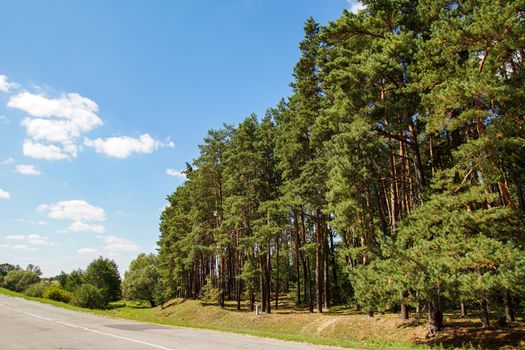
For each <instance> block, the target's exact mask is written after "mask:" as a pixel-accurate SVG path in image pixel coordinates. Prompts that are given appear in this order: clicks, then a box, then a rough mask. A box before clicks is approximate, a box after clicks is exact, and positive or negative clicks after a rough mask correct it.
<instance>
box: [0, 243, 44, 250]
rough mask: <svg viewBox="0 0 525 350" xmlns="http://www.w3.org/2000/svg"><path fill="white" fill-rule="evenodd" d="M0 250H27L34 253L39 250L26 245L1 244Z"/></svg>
mask: <svg viewBox="0 0 525 350" xmlns="http://www.w3.org/2000/svg"><path fill="white" fill-rule="evenodd" d="M0 248H5V249H8V250H25V251H30V252H34V251H36V250H37V249H36V248H34V247H29V246H28V245H26V244H0Z"/></svg>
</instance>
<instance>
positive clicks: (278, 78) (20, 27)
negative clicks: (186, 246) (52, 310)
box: [0, 0, 352, 276]
mask: <svg viewBox="0 0 525 350" xmlns="http://www.w3.org/2000/svg"><path fill="white" fill-rule="evenodd" d="M351 5H352V1H350V2H349V1H346V0H317V1H310V0H264V1H263V0H258V1H257V0H224V1H217V0H207V1H190V0H186V1H182V0H181V1H146V0H143V1H131V0H128V1H94V0H89V1H87V0H86V1H69V0H67V1H65V0H64V1H59V0H51V1H40V0H35V1H8V2H3V4H2V26H3V28H4V30H3V31H1V32H0V43H1V44H0V45H1V55H0V222H1V223H2V225H1V226H0V263H1V262H10V263H15V264H20V265H21V266H26V265H27V264H29V263H33V264H37V265H40V266H41V268H42V270H43V272H44V275H46V276H52V275H55V274H57V273H59V272H60V271H61V270H64V271H68V272H69V271H71V270H72V269H75V268H78V267H81V268H85V266H86V265H87V264H88V263H89V262H90V261H91V260H92V259H93V258H94V257H97V256H99V255H103V256H107V257H111V258H113V259H115V261H117V263H118V264H119V266H120V269H121V271H124V270H125V269H126V268H127V266H128V264H129V262H130V260H131V259H132V258H133V257H134V256H136V255H137V254H138V253H139V252H151V251H155V246H156V241H157V239H158V234H159V232H158V223H159V214H160V212H161V210H162V208H163V206H164V205H165V197H166V196H167V195H168V194H169V193H171V192H173V190H174V189H175V188H176V186H178V185H180V184H181V183H182V182H183V181H184V178H183V177H181V176H179V174H178V171H180V170H181V169H183V168H184V163H185V162H186V161H191V160H192V159H193V158H195V157H196V155H197V151H198V147H197V145H198V144H199V143H200V142H201V140H202V138H203V137H204V136H205V135H206V133H207V130H208V129H211V128H218V127H220V126H221V125H222V123H224V122H227V123H237V122H239V121H240V120H241V119H243V118H244V117H246V116H248V115H249V114H250V113H252V112H255V113H257V114H258V115H262V114H263V113H264V111H265V110H266V108H268V107H271V106H274V105H275V104H276V103H277V102H278V101H279V99H280V98H281V97H285V96H287V95H289V92H290V90H289V87H288V83H289V82H290V81H291V79H292V76H291V73H292V68H293V65H294V63H295V62H296V60H297V58H298V57H299V50H298V43H299V41H300V40H301V38H302V35H303V33H302V28H303V23H304V21H305V20H306V19H307V18H308V17H309V16H313V17H314V18H315V19H316V20H317V21H318V22H320V23H321V24H326V23H328V21H329V20H335V19H337V18H338V17H339V16H340V15H341V13H342V11H343V9H344V8H350V7H351Z"/></svg>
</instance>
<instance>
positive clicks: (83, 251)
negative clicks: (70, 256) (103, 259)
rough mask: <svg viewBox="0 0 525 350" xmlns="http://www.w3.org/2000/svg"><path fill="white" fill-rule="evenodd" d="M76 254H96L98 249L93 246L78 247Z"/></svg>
mask: <svg viewBox="0 0 525 350" xmlns="http://www.w3.org/2000/svg"><path fill="white" fill-rule="evenodd" d="M77 254H79V255H96V254H98V250H96V249H94V248H80V249H79V250H77Z"/></svg>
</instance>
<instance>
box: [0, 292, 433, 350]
mask: <svg viewBox="0 0 525 350" xmlns="http://www.w3.org/2000/svg"><path fill="white" fill-rule="evenodd" d="M0 293H2V294H7V295H12V296H17V297H22V298H24V299H27V300H33V301H38V302H42V303H46V304H51V305H55V306H60V307H64V308H67V309H70V310H75V311H82V312H90V313H95V314H98V315H104V316H109V317H117V318H124V319H129V320H135V321H140V322H149V323H158V324H164V325H170V326H182V327H193V328H202V329H210V330H217V331H222V332H232V333H238V334H246V335H253V336H262V337H268V338H274V339H281V340H290V341H298V342H306V343H312V344H319V345H332V346H339V347H347V348H355V349H378V350H383V349H385V350H386V349H399V350H405V349H425V348H426V349H429V347H428V346H424V345H415V344H414V342H415V340H416V339H421V337H422V336H423V334H424V331H425V327H424V326H423V325H420V326H417V325H414V324H413V322H408V323H407V322H402V321H401V320H399V318H398V317H397V316H396V315H382V316H379V317H375V318H368V317H367V316H364V315H357V314H355V315H350V313H351V312H350V311H349V310H337V309H336V310H332V312H331V313H325V314H321V315H319V314H308V313H304V312H302V311H300V310H293V309H292V308H288V309H286V310H279V311H277V312H276V313H274V314H272V315H266V314H264V315H259V316H255V314H254V313H252V312H248V311H236V310H234V307H233V304H230V305H227V306H226V308H225V309H221V308H219V307H216V306H204V305H202V304H201V303H200V302H199V301H194V300H182V299H176V300H172V301H171V302H170V303H169V304H167V305H165V308H164V309H161V308H159V307H157V308H153V309H151V308H147V307H141V306H139V305H137V304H133V303H127V304H126V303H124V302H120V303H115V304H114V305H113V308H112V309H110V310H87V309H83V308H79V307H76V306H72V305H68V304H65V303H61V302H56V301H53V300H48V299H40V298H32V297H27V296H25V295H22V294H20V293H15V292H12V291H9V290H6V289H2V288H0Z"/></svg>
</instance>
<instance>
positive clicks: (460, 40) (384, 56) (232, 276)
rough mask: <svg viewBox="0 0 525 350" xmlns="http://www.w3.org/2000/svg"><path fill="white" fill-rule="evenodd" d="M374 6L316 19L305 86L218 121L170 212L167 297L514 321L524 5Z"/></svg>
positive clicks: (518, 290) (524, 181) (522, 174)
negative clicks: (231, 121) (228, 121)
mask: <svg viewBox="0 0 525 350" xmlns="http://www.w3.org/2000/svg"><path fill="white" fill-rule="evenodd" d="M362 3H363V4H364V5H366V8H365V9H364V10H362V11H360V12H359V13H358V14H353V13H350V12H349V11H345V12H344V13H343V15H342V17H341V18H339V19H338V20H336V21H334V22H330V23H329V24H328V25H327V26H325V27H320V26H319V25H318V24H317V23H316V22H315V21H314V20H313V19H311V18H310V19H309V20H308V21H307V22H306V25H305V28H304V31H305V37H304V40H303V41H302V42H301V43H300V50H301V57H300V59H299V61H298V62H297V64H296V65H295V69H294V72H293V77H294V81H293V82H292V83H291V86H292V88H293V93H292V95H291V96H289V97H288V98H286V99H283V100H282V101H281V102H280V103H279V104H278V105H277V106H275V107H274V108H270V109H269V110H268V112H267V114H266V115H265V116H264V117H263V118H262V119H259V118H257V117H256V116H254V115H252V116H249V117H247V118H246V119H245V120H244V121H243V122H241V123H240V124H239V125H237V126H231V125H225V126H224V128H222V129H220V130H211V131H209V133H208V136H207V137H206V138H205V139H204V142H203V144H202V145H200V146H199V147H200V155H199V156H198V158H197V159H195V160H194V161H193V162H192V163H191V164H187V167H186V170H185V174H186V177H187V180H186V182H185V183H184V184H183V185H182V186H180V187H179V188H177V190H176V191H175V192H174V193H173V194H171V195H170V196H169V197H168V200H169V205H168V206H167V207H166V209H165V210H164V212H163V213H162V216H161V224H160V231H161V236H160V240H159V247H160V254H159V265H158V266H159V273H160V275H161V278H162V293H163V297H164V299H167V298H170V297H174V296H181V297H187V298H206V297H209V296H210V295H213V296H216V298H217V302H218V304H220V305H224V302H225V300H237V305H238V307H239V308H240V307H241V300H247V301H248V302H249V305H250V306H249V307H250V308H252V309H253V307H254V303H256V302H257V303H260V304H261V306H262V310H263V311H266V312H268V313H269V312H271V310H272V307H274V305H275V307H278V305H279V297H280V295H282V294H283V293H289V294H293V296H294V298H295V301H296V303H297V304H299V305H301V304H302V305H305V306H306V307H308V308H309V309H310V311H313V310H314V309H316V310H317V312H322V311H323V310H327V309H328V308H329V307H330V306H331V305H333V304H353V305H356V306H358V307H360V308H361V309H362V310H363V311H364V312H367V313H369V314H371V315H373V313H374V312H376V311H387V310H390V311H396V312H400V313H401V315H402V317H403V318H408V316H409V310H414V311H416V312H426V313H427V315H428V320H429V323H430V327H431V329H433V330H440V329H441V328H442V326H443V310H444V309H445V308H457V309H458V310H459V309H460V307H461V311H462V312H463V313H466V312H467V307H470V308H475V309H477V310H478V311H479V312H480V314H481V320H482V323H483V326H488V325H489V310H491V311H493V312H496V313H498V314H499V315H501V316H502V320H503V321H505V319H506V320H507V321H509V322H512V321H513V320H514V312H515V309H516V307H517V306H518V305H519V302H520V301H523V295H524V292H525V290H524V289H525V282H524V281H525V249H524V244H525V232H524V228H525V220H524V213H525V194H524V190H525V189H524V186H525V114H524V111H525V69H524V68H525V67H524V58H525V3H524V2H523V1H521V0H520V1H516V0H514V1H505V0H497V1H496V0H476V1H473V0H472V1H470V0H467V1H449V0H420V1H416V0H391V1H371V0H369V1H362ZM254 84H256V82H254ZM273 304H274V305H273ZM503 321H502V322H503Z"/></svg>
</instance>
